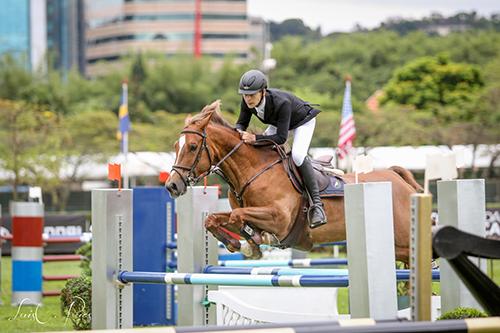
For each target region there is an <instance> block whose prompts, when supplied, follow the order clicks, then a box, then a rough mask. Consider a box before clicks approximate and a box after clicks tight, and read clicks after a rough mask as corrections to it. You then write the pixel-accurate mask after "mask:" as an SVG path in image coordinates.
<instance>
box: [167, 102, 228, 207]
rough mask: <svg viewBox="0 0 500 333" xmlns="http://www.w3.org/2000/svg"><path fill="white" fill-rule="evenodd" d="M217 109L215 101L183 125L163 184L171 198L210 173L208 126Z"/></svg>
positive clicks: (217, 104) (211, 154)
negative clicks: (167, 177)
mask: <svg viewBox="0 0 500 333" xmlns="http://www.w3.org/2000/svg"><path fill="white" fill-rule="evenodd" d="M219 109H220V101H218V100H217V101H215V102H213V103H212V104H210V105H207V106H206V107H204V108H203V110H202V111H201V112H200V113H199V114H197V115H196V116H194V117H192V118H191V119H189V120H188V121H186V126H185V127H184V129H183V130H182V131H181V136H180V138H179V140H177V142H176V143H175V152H176V157H175V163H174V166H173V167H172V172H171V173H170V175H171V176H170V178H169V180H168V182H167V183H166V184H165V188H166V189H167V190H168V191H169V192H170V195H171V196H172V197H173V198H176V197H178V196H181V195H183V194H184V193H186V190H187V187H188V186H189V185H194V184H195V183H197V182H198V181H199V180H200V179H202V178H203V177H205V176H206V175H208V174H209V172H210V169H211V167H212V162H213V152H211V151H210V149H209V147H208V144H207V125H208V123H209V122H210V119H212V116H213V115H214V114H217V112H218V110H219Z"/></svg>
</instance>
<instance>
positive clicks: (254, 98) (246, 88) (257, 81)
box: [238, 69, 267, 108]
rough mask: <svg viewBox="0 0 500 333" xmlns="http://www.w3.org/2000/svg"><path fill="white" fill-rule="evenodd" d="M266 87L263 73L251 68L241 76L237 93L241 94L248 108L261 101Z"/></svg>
mask: <svg viewBox="0 0 500 333" xmlns="http://www.w3.org/2000/svg"><path fill="white" fill-rule="evenodd" d="M266 88H267V78H266V76H265V75H264V73H262V72H261V71H259V70H257V69H251V70H249V71H248V72H246V73H245V74H243V75H242V76H241V79H240V86H239V89H238V93H239V94H240V95H243V99H244V100H245V103H246V104H247V105H248V107H249V108H254V107H256V106H257V105H259V104H260V102H261V101H262V97H263V96H264V91H265V89H266Z"/></svg>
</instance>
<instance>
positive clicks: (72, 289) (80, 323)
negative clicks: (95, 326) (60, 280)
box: [61, 275, 92, 330]
mask: <svg viewBox="0 0 500 333" xmlns="http://www.w3.org/2000/svg"><path fill="white" fill-rule="evenodd" d="M61 312H62V314H63V316H64V317H65V318H66V320H71V323H72V324H73V328H74V329H76V330H88V329H90V328H91V324H92V319H91V313H92V278H91V277H90V276H88V275H82V276H80V277H78V278H75V279H71V280H68V282H66V286H65V287H64V288H63V289H62V290H61Z"/></svg>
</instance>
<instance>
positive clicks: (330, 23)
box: [247, 0, 500, 34]
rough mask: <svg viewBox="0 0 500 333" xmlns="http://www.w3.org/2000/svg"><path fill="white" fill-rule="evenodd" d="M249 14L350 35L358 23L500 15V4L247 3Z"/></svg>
mask: <svg viewBox="0 0 500 333" xmlns="http://www.w3.org/2000/svg"><path fill="white" fill-rule="evenodd" d="M247 6H248V14H249V15H250V16H257V17H262V18H264V19H266V20H271V21H275V22H281V21H283V20H285V19H288V18H300V19H302V20H303V21H304V23H305V24H306V25H308V26H309V27H311V28H313V29H315V28H317V27H318V26H321V32H322V33H323V34H328V33H330V32H334V31H351V30H352V29H353V27H354V26H355V25H356V23H359V24H360V25H361V26H363V27H365V28H374V27H376V26H378V25H379V24H380V23H381V22H383V21H385V20H386V19H387V18H391V17H403V18H409V19H411V18H413V19H417V18H421V17H424V16H429V14H431V13H432V12H439V13H441V14H443V15H445V16H449V15H452V14H456V13H457V12H460V11H472V10H475V11H476V12H477V13H479V14H480V15H483V16H488V17H489V16H490V14H491V13H500V1H499V0H413V1H408V0H247Z"/></svg>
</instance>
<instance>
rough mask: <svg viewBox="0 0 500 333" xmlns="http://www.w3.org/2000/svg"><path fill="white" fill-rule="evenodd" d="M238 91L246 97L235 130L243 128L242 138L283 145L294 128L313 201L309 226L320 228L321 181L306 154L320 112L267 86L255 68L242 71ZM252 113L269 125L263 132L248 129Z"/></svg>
mask: <svg viewBox="0 0 500 333" xmlns="http://www.w3.org/2000/svg"><path fill="white" fill-rule="evenodd" d="M238 92H239V94H240V95H243V96H242V100H241V107H240V115H239V118H238V121H237V122H236V129H237V130H238V131H240V135H241V138H242V140H243V141H245V142H246V143H253V142H256V141H259V140H264V139H267V140H272V141H274V142H276V143H277V144H279V145H282V144H284V143H285V142H286V140H287V138H288V131H289V130H293V131H294V132H293V136H294V139H293V145H292V159H293V162H294V163H295V165H296V166H298V168H299V170H300V173H301V174H302V178H303V179H304V183H305V186H306V188H307V191H308V193H309V195H310V196H311V199H312V202H313V205H312V207H311V209H312V212H311V215H310V219H309V227H310V228H317V227H319V226H321V225H323V224H325V223H326V214H325V211H324V210H323V203H322V202H321V198H320V196H319V189H318V183H317V181H316V179H315V177H314V170H313V167H312V164H311V161H310V159H309V157H308V156H307V151H308V150H309V144H310V143H311V139H312V136H313V133H314V127H315V126H316V118H315V117H316V116H317V115H318V113H319V112H320V111H319V110H317V109H314V108H313V107H312V106H311V105H310V104H308V103H307V102H304V101H303V100H301V99H300V98H298V97H296V96H294V95H292V94H291V93H289V92H286V91H282V90H278V89H271V88H267V78H266V76H265V75H264V73H262V72H261V71H259V70H256V69H252V70H249V71H248V72H246V73H245V74H243V76H242V77H241V79H240V86H239V90H238ZM252 114H254V115H256V116H257V118H259V120H260V121H262V122H263V123H264V124H268V125H269V126H268V128H267V129H266V130H265V131H264V133H263V134H261V135H259V134H257V135H255V134H252V133H249V132H246V129H247V127H248V124H249V123H250V118H251V117H252Z"/></svg>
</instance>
